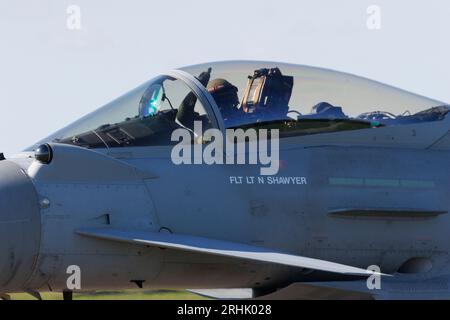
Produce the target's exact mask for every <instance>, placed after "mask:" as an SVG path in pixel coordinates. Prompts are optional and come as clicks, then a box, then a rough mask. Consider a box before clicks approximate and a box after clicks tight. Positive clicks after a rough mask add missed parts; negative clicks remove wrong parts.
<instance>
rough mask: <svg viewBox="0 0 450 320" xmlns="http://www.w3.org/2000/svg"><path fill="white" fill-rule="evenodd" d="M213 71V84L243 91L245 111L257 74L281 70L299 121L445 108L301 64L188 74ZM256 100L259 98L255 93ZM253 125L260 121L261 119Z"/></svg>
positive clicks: (233, 66) (224, 66)
mask: <svg viewBox="0 0 450 320" xmlns="http://www.w3.org/2000/svg"><path fill="white" fill-rule="evenodd" d="M209 68H211V81H214V80H215V79H225V80H226V81H227V82H229V83H230V84H231V85H233V86H234V87H236V88H237V90H238V91H237V94H238V100H239V101H240V106H241V107H242V105H243V104H244V102H248V101H245V100H246V99H247V100H248V98H247V97H246V95H247V93H249V92H250V95H251V94H252V93H253V92H254V91H257V90H254V88H251V86H253V87H255V86H258V83H256V84H255V81H254V80H255V79H256V80H257V78H255V73H256V72H255V71H258V70H261V69H268V70H274V69H278V70H279V71H280V73H281V75H282V76H284V77H286V78H289V77H290V78H291V80H290V81H292V83H288V84H287V85H286V87H285V88H282V87H281V88H280V86H278V87H277V89H279V90H278V94H279V95H282V94H287V95H289V96H290V97H289V99H288V101H287V104H288V107H289V109H288V110H289V111H290V113H291V117H292V116H295V115H297V116H298V117H294V118H296V119H297V118H301V116H304V117H307V118H311V117H313V116H315V117H316V118H327V117H331V118H333V117H334V118H339V117H344V116H345V117H348V118H353V119H361V120H374V119H378V120H389V119H391V120H392V119H399V118H401V117H402V116H408V115H414V114H416V113H418V112H421V111H424V110H427V109H429V108H431V107H435V106H438V105H442V104H443V103H442V102H439V101H436V100H432V99H429V98H426V97H423V96H419V95H416V94H413V93H410V92H407V91H404V90H401V89H398V88H394V87H391V86H388V85H385V84H382V83H379V82H376V81H372V80H369V79H366V78H362V77H358V76H354V75H350V74H346V73H342V72H337V71H332V70H327V69H321V68H315V67H308V66H301V65H293V64H284V63H275V62H244V61H243V62H216V63H206V64H202V65H196V66H190V67H186V68H183V69H182V70H184V71H186V72H188V73H190V74H192V75H194V76H197V75H199V74H200V73H201V72H204V71H205V70H208V69H209ZM266 73H267V72H266ZM252 78H253V79H252ZM268 78H269V77H266V78H265V79H264V80H266V83H265V84H263V85H260V90H259V93H261V91H264V90H266V89H267V88H265V87H264V86H265V85H266V86H267V79H268ZM288 80H289V79H288ZM211 81H210V82H211ZM252 81H253V82H252ZM250 82H252V83H250ZM273 82H274V81H272V83H273ZM275 82H276V81H275ZM261 87H262V89H261ZM252 90H253V91H252ZM266 91H270V90H266ZM268 96H269V97H270V94H267V95H265V96H264V94H263V97H256V99H258V98H260V99H261V98H267V97H268ZM253 98H255V97H254V95H253V97H252V99H253ZM256 99H253V100H256ZM260 104H261V103H260ZM320 104H322V108H320V107H321V105H320ZM326 106H328V107H329V106H332V107H340V108H341V110H337V109H335V110H332V109H333V108H328V111H330V112H328V113H326V112H321V111H323V110H320V109H324V107H326ZM219 107H220V106H219ZM237 108H239V106H237ZM329 109H331V110H329ZM340 111H342V112H340ZM410 120H411V119H410ZM253 121H255V122H257V120H255V119H254V120H253Z"/></svg>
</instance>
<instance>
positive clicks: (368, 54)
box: [0, 0, 450, 155]
mask: <svg viewBox="0 0 450 320" xmlns="http://www.w3.org/2000/svg"><path fill="white" fill-rule="evenodd" d="M71 5H76V6H78V7H79V9H80V13H81V15H80V18H81V20H80V25H81V30H70V29H69V28H68V27H67V19H68V18H69V14H68V13H67V8H68V7H69V6H71ZM371 5H377V6H378V7H379V8H380V9H381V16H380V17H381V20H380V25H381V29H380V30H369V28H368V27H367V20H368V18H369V15H368V14H367V8H368V7H369V6H371ZM449 20H450V1H448V0H428V1H422V0H414V1H412V0H409V1H407V0H395V1H392V0H378V1H366V0H340V1H336V0H327V1H325V0H315V1H311V0H273V1H263V0H225V1H210V0H209V1H206V0H195V1H192V0H191V1H189V0H164V1H153V0H152V1H148V0H147V1H144V0H127V1H125V0H121V1H118V0H116V1H114V0H71V1H66V0H0V41H1V42H0V46H1V50H0V52H1V54H0V57H1V59H0V111H1V113H0V152H5V153H6V154H7V155H11V154H12V153H15V152H18V151H20V150H22V149H24V148H25V147H27V146H29V145H31V144H33V143H34V142H36V141H38V140H40V139H41V138H43V137H45V136H48V135H49V134H50V133H52V132H54V131H56V130H58V129H60V128H62V127H64V126H65V125H67V124H69V123H70V122H72V121H74V120H76V119H78V118H79V117H81V116H82V115H84V114H86V113H89V112H91V111H93V110H94V109H96V108H98V107H100V106H101V105H103V104H106V103H107V102H109V101H111V100H113V99H114V98H116V97H118V96H120V95H122V94H123V93H125V92H126V91H128V90H130V89H132V88H134V87H136V86H137V85H139V84H141V83H142V82H144V81H146V80H148V79H150V78H152V77H154V76H155V75H157V74H158V73H161V72H164V71H165V70H170V69H173V68H177V67H181V66H184V65H190V64H196V63H202V62H208V61H217V60H230V59H246V60H248V59H256V60H274V61H282V62H290V63H297V64H305V65H312V66H318V67H325V68H331V69H335V70H340V71H345V72H349V73H353V74H357V75H360V76H364V77H368V78H371V79H374V80H378V81H381V82H384V83H387V84H391V85H394V86H397V87H400V88H403V89H406V90H408V91H412V92H415V93H418V94H422V95H425V96H428V97H431V98H434V99H437V100H441V101H446V102H450V62H449V59H450V41H449V39H448V38H449V34H450V23H449Z"/></svg>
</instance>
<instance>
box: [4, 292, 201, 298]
mask: <svg viewBox="0 0 450 320" xmlns="http://www.w3.org/2000/svg"><path fill="white" fill-rule="evenodd" d="M41 296H42V299H44V300H62V293H60V292H42V293H41ZM11 299H12V300H36V298H34V297H32V296H31V295H29V294H27V293H14V294H11ZM73 299H74V300H204V299H205V298H202V297H200V296H197V295H195V294H192V293H189V292H187V291H172V290H158V291H145V290H144V291H142V290H141V291H139V290H129V291H98V292H95V293H74V295H73Z"/></svg>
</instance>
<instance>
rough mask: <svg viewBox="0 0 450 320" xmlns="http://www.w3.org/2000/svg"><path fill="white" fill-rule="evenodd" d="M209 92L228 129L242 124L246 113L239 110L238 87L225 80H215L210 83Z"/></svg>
mask: <svg viewBox="0 0 450 320" xmlns="http://www.w3.org/2000/svg"><path fill="white" fill-rule="evenodd" d="M207 90H208V92H209V93H210V94H211V95H212V97H213V98H214V100H215V101H216V104H217V106H218V107H219V110H220V113H221V114H222V117H223V120H224V122H225V126H226V127H227V128H230V127H233V126H236V125H238V124H240V123H242V120H243V117H245V115H246V113H245V112H243V111H242V109H238V107H239V104H240V102H239V97H238V88H237V87H235V86H234V85H232V84H231V83H230V82H229V81H227V80H225V79H214V80H211V81H210V82H209V83H208V86H207Z"/></svg>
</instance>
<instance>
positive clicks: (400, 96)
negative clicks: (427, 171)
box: [37, 61, 450, 148]
mask: <svg viewBox="0 0 450 320" xmlns="http://www.w3.org/2000/svg"><path fill="white" fill-rule="evenodd" d="M181 71H182V72H179V73H177V72H172V73H169V74H168V75H162V76H159V77H156V78H154V79H152V80H150V81H148V82H147V83H145V84H143V85H141V86H140V87H138V88H136V89H134V90H132V91H131V92H129V93H127V94H126V95H124V96H122V97H120V98H118V99H116V100H115V101H113V102H111V103H109V104H107V105H106V106H104V107H102V108H100V109H99V110H97V111H95V112H93V113H91V114H89V115H87V116H85V117H83V118H82V119H80V120H78V121H76V122H75V123H73V124H71V125H69V126H68V127H66V128H64V129H62V130H60V131H58V132H56V133H55V134H53V135H51V136H50V137H48V138H46V139H44V140H42V141H40V142H39V143H37V144H40V143H42V142H49V141H54V142H60V143H68V144H74V145H78V146H82V147H87V148H114V147H126V146H156V145H171V144H174V143H175V142H173V141H171V134H172V132H173V131H174V130H175V129H177V128H185V129H188V130H190V131H192V133H193V136H194V137H195V136H196V135H198V134H199V133H197V132H194V131H195V128H194V122H195V121H200V122H201V123H202V125H203V130H205V129H207V128H210V127H216V128H218V129H221V130H224V129H225V128H250V127H252V128H271V129H274V128H278V129H280V134H281V137H283V134H284V135H285V136H301V135H307V134H320V133H330V132H336V131H344V130H362V129H374V128H379V127H384V126H397V125H406V124H412V123H417V122H430V121H439V120H442V119H444V118H445V116H446V115H447V113H448V112H449V111H450V108H449V107H448V106H446V105H444V104H443V103H442V102H439V101H436V100H432V99H428V98H426V97H422V96H419V95H416V94H413V93H409V92H406V91H404V90H400V89H397V88H394V87H391V86H388V85H385V84H382V83H379V82H376V81H372V80H368V79H365V78H361V77H358V76H354V75H350V74H346V73H341V72H336V71H331V70H326V69H321V68H314V67H308V66H300V65H292V64H284V63H275V62H242V61H237V62H236V61H235V62H216V63H207V64H202V65H196V66H190V67H186V68H182V69H181Z"/></svg>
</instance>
